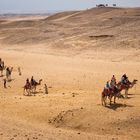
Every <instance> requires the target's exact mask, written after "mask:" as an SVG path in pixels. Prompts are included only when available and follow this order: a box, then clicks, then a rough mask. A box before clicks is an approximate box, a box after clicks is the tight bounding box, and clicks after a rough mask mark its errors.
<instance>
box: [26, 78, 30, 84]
mask: <svg viewBox="0 0 140 140" xmlns="http://www.w3.org/2000/svg"><path fill="white" fill-rule="evenodd" d="M26 86H30V82H29V79H28V78H27V79H26Z"/></svg>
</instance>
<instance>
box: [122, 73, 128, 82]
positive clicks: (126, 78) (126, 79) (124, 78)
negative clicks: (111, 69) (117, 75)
mask: <svg viewBox="0 0 140 140" xmlns="http://www.w3.org/2000/svg"><path fill="white" fill-rule="evenodd" d="M127 82H128V77H127V76H126V74H124V75H123V76H122V78H121V83H122V84H125V85H126V84H127Z"/></svg>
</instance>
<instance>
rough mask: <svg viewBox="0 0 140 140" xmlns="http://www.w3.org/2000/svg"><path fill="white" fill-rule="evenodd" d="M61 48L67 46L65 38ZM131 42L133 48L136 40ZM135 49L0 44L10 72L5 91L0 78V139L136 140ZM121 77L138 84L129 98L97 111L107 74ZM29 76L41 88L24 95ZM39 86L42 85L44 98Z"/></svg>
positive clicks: (139, 62)
mask: <svg viewBox="0 0 140 140" xmlns="http://www.w3.org/2000/svg"><path fill="white" fill-rule="evenodd" d="M78 14H79V13H78ZM72 16H73V13H72ZM61 19H62V17H61ZM63 19H64V18H63ZM2 32H3V31H2ZM1 37H2V36H1ZM74 37H75V36H74ZM62 41H65V39H64V40H63V39H62V40H61V42H62ZM77 41H78V40H77ZM85 42H86V41H85ZM0 43H1V42H0ZM51 43H52V45H54V44H53V42H49V45H50V44H51ZM66 43H69V44H70V43H71V44H72V43H73V42H72V40H71V39H70V40H69V39H68V41H66ZM86 43H88V42H86ZM90 43H93V42H89V44H90ZM133 43H134V45H135V46H138V40H136V41H135V42H133ZM95 44H96V43H94V45H95ZM97 44H98V41H97ZM74 46H76V44H74ZM83 46H84V45H83ZM138 47H139V46H138ZM138 47H137V48H129V49H126V48H119V49H114V48H113V47H109V48H94V49H93V48H88V49H85V48H84V51H82V52H81V49H80V50H79V49H75V48H74V49H72V48H70V49H64V48H59V49H58V48H57V47H54V48H51V47H50V46H47V45H46V44H44V43H42V44H41V43H40V44H37V45H31V44H28V45H27V44H26V45H25V44H24V45H22V44H16V45H7V44H5V45H4V44H3V43H1V44H0V57H1V58H2V59H3V60H4V61H5V64H6V66H12V67H14V69H13V72H12V81H11V82H8V83H7V88H6V89H4V88H3V78H4V77H0V139H1V140H33V139H38V140H139V139H140V133H139V132H140V102H139V101H140V84H139V77H140V50H139V48H138ZM18 67H20V68H21V72H22V75H21V76H19V75H18V70H17V69H18ZM124 73H127V75H128V76H129V79H130V81H132V80H133V79H137V80H138V83H137V85H136V86H135V87H133V88H132V89H130V90H129V98H128V99H119V100H118V99H117V103H116V104H115V105H114V104H113V105H111V106H109V105H108V106H107V107H103V106H102V105H101V92H102V90H103V88H104V85H105V83H106V81H108V80H110V79H111V77H112V75H113V74H115V76H116V78H117V81H119V80H120V78H121V76H122V75H123V74H124ZM4 74H5V72H4ZM31 76H34V78H35V79H36V80H37V81H38V80H39V79H43V81H42V84H41V85H40V86H38V87H37V93H36V95H35V96H24V95H23V86H24V85H25V81H26V79H27V78H31ZM44 84H47V86H48V91H49V94H48V95H46V94H45V90H44ZM122 94H124V92H122Z"/></svg>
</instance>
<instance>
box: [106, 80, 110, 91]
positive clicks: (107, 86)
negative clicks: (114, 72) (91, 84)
mask: <svg viewBox="0 0 140 140" xmlns="http://www.w3.org/2000/svg"><path fill="white" fill-rule="evenodd" d="M105 89H106V90H108V91H110V85H109V81H107V82H106V85H105Z"/></svg>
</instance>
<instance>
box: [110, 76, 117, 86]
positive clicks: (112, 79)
mask: <svg viewBox="0 0 140 140" xmlns="http://www.w3.org/2000/svg"><path fill="white" fill-rule="evenodd" d="M110 86H111V88H112V89H114V87H115V86H116V78H115V76H114V75H113V76H112V78H111V82H110Z"/></svg>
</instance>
